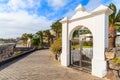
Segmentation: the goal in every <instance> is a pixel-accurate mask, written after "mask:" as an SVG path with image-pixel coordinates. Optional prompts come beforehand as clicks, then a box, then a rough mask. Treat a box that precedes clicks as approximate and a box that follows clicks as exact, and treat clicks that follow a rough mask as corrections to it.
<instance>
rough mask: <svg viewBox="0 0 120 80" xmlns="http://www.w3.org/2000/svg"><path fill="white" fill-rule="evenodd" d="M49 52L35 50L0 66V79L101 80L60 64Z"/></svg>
mask: <svg viewBox="0 0 120 80" xmlns="http://www.w3.org/2000/svg"><path fill="white" fill-rule="evenodd" d="M50 53H51V52H50V51H49V50H39V51H35V52H33V53H31V54H29V55H28V56H25V57H22V58H20V59H18V60H15V61H13V62H10V63H8V64H6V65H4V66H2V67H0V80H102V79H99V78H97V77H94V76H92V75H90V74H88V73H85V72H80V71H77V70H74V69H72V68H68V67H64V66H61V65H60V63H59V62H57V61H55V60H53V58H52V57H51V56H50Z"/></svg>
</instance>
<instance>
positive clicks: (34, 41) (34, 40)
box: [31, 36, 40, 47]
mask: <svg viewBox="0 0 120 80" xmlns="http://www.w3.org/2000/svg"><path fill="white" fill-rule="evenodd" d="M31 45H32V46H33V47H38V46H39V45H40V38H39V37H38V36H34V37H33V38H32V39H31Z"/></svg>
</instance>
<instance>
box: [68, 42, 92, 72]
mask: <svg viewBox="0 0 120 80" xmlns="http://www.w3.org/2000/svg"><path fill="white" fill-rule="evenodd" d="M81 44H82V43H81ZM81 44H80V49H78V50H72V46H71V45H72V41H70V64H71V66H72V67H74V68H76V69H79V70H82V71H85V72H88V73H90V72H91V66H92V65H91V60H92V53H91V54H89V50H91V49H88V50H87V49H85V50H84V49H82V47H81Z"/></svg>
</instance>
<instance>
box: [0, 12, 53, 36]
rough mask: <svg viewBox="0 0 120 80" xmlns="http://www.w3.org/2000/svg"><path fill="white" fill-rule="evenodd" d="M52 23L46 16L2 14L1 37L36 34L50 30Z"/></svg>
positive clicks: (0, 18) (0, 22)
mask: <svg viewBox="0 0 120 80" xmlns="http://www.w3.org/2000/svg"><path fill="white" fill-rule="evenodd" d="M51 23H52V21H49V20H47V19H46V17H44V16H37V15H36V14H33V15H30V14H28V13H27V12H26V11H19V12H16V13H13V12H11V13H6V12H4V13H0V37H2V38H6V37H8V38H11V37H17V36H21V34H23V33H35V32H37V31H39V30H45V29H48V28H49V26H50V25H51Z"/></svg>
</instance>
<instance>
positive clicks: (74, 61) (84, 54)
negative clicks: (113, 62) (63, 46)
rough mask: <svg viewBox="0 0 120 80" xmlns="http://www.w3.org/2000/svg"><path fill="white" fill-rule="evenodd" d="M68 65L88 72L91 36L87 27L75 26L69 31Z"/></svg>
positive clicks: (91, 56) (91, 55)
mask: <svg viewBox="0 0 120 80" xmlns="http://www.w3.org/2000/svg"><path fill="white" fill-rule="evenodd" d="M70 36H71V37H70V65H71V66H72V67H76V68H78V69H80V70H83V71H86V72H90V73H91V70H92V63H91V60H92V58H93V36H92V33H91V31H90V30H89V29H88V28H87V27H83V26H77V27H75V29H73V30H72V31H71V33H70Z"/></svg>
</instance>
